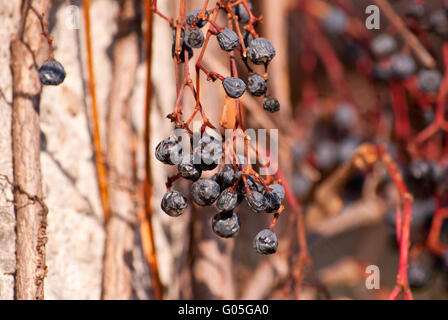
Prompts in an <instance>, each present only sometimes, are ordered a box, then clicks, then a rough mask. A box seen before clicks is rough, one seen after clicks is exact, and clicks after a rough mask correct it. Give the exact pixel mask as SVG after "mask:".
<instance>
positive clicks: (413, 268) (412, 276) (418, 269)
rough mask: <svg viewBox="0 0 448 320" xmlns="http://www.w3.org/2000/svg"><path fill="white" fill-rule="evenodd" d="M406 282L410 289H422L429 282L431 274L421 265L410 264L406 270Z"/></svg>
mask: <svg viewBox="0 0 448 320" xmlns="http://www.w3.org/2000/svg"><path fill="white" fill-rule="evenodd" d="M408 280H409V285H410V286H411V288H414V289H420V288H424V287H426V286H427V285H428V284H429V282H430V281H431V274H430V272H429V270H428V269H427V268H425V267H424V266H423V265H422V264H411V265H410V266H409V268H408Z"/></svg>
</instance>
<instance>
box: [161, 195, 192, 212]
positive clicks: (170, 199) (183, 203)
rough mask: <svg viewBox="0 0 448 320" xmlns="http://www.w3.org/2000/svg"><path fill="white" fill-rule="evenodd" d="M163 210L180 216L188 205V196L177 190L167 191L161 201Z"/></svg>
mask: <svg viewBox="0 0 448 320" xmlns="http://www.w3.org/2000/svg"><path fill="white" fill-rule="evenodd" d="M161 207H162V210H163V211H165V213H166V214H167V215H169V216H171V217H178V216H180V215H181V214H182V213H184V211H185V208H186V207H187V198H185V197H184V196H183V195H182V193H180V192H179V191H176V190H171V191H168V192H167V193H165V195H164V196H163V198H162V203H161Z"/></svg>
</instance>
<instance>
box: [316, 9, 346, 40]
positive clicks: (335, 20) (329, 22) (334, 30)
mask: <svg viewBox="0 0 448 320" xmlns="http://www.w3.org/2000/svg"><path fill="white" fill-rule="evenodd" d="M321 22H322V26H323V28H324V29H325V31H326V32H327V33H329V34H332V35H339V34H342V33H343V32H345V30H346V29H347V26H348V17H347V14H346V13H345V12H344V11H342V10H341V9H339V8H337V7H331V8H330V10H328V11H327V14H326V15H325V16H324V17H323V19H322V20H321Z"/></svg>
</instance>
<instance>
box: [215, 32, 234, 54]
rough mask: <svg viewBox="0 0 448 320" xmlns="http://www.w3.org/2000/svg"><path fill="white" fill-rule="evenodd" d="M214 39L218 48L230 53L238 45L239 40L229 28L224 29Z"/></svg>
mask: <svg viewBox="0 0 448 320" xmlns="http://www.w3.org/2000/svg"><path fill="white" fill-rule="evenodd" d="M216 38H217V39H218V43H219V46H220V47H221V49H222V50H224V51H232V50H233V49H235V48H236V47H238V46H239V45H240V39H239V38H238V35H237V34H236V33H235V31H233V30H230V29H229V28H224V30H223V31H221V32H220V33H219V34H218V35H217V36H216Z"/></svg>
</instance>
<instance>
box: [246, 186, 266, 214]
mask: <svg viewBox="0 0 448 320" xmlns="http://www.w3.org/2000/svg"><path fill="white" fill-rule="evenodd" d="M246 201H247V204H248V205H249V207H250V208H251V209H252V210H253V211H254V212H257V213H259V212H263V211H265V210H266V208H267V207H268V202H267V200H266V198H265V197H264V195H263V194H262V193H261V192H258V191H252V192H251V193H249V194H248V195H246Z"/></svg>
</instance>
